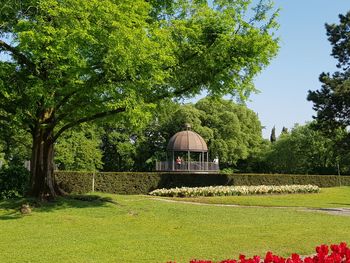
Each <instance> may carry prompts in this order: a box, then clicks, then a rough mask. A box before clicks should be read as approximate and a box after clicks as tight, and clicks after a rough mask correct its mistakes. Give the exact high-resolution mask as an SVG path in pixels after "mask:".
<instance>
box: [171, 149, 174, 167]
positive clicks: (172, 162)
mask: <svg viewBox="0 0 350 263" xmlns="http://www.w3.org/2000/svg"><path fill="white" fill-rule="evenodd" d="M174 158H175V157H174V151H173V159H171V167H172V168H171V169H172V171H174V170H175V161H174Z"/></svg>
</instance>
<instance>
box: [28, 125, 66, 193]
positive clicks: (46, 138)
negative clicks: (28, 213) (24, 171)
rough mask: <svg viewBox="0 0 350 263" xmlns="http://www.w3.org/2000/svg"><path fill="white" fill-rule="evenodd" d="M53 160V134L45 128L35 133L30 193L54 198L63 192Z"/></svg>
mask: <svg viewBox="0 0 350 263" xmlns="http://www.w3.org/2000/svg"><path fill="white" fill-rule="evenodd" d="M53 171H54V162H53V134H52V131H47V130H46V129H45V128H38V129H36V130H35V132H34V133H33V147H32V157H31V166H30V172H31V182H30V183H31V185H30V186H31V188H30V192H29V194H30V195H31V196H33V197H37V198H40V199H54V198H55V197H56V196H57V195H60V194H61V191H60V190H59V188H58V186H57V184H56V181H55V177H54V173H53Z"/></svg>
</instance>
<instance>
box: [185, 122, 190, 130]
mask: <svg viewBox="0 0 350 263" xmlns="http://www.w3.org/2000/svg"><path fill="white" fill-rule="evenodd" d="M185 128H186V130H187V131H190V130H191V124H189V123H185Z"/></svg>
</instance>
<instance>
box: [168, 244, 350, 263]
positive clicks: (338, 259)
mask: <svg viewBox="0 0 350 263" xmlns="http://www.w3.org/2000/svg"><path fill="white" fill-rule="evenodd" d="M330 249H331V253H329V252H330V251H329V247H328V246H327V245H321V246H318V247H316V253H317V254H316V255H314V256H312V257H304V258H303V257H301V256H300V255H298V254H292V255H291V256H290V257H289V258H284V257H280V256H277V255H274V254H273V253H272V252H270V251H268V252H267V253H266V255H265V258H264V259H263V260H262V259H261V258H260V257H259V256H254V257H253V258H246V257H245V256H244V255H240V256H239V259H238V260H236V259H226V260H222V261H211V260H197V259H194V260H191V261H190V263H350V249H349V248H348V246H347V244H346V243H345V242H342V243H340V244H339V245H331V246H330ZM168 263H175V262H173V261H169V262H168Z"/></svg>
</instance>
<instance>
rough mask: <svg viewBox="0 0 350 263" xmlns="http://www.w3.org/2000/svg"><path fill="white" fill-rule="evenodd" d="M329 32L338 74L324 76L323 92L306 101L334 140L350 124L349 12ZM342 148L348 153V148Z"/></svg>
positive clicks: (331, 25)
mask: <svg viewBox="0 0 350 263" xmlns="http://www.w3.org/2000/svg"><path fill="white" fill-rule="evenodd" d="M326 30H327V36H328V40H329V42H330V44H331V45H332V53H331V55H332V56H333V57H334V58H335V59H336V60H337V61H338V63H337V67H338V69H339V70H338V71H336V72H334V73H333V74H332V75H331V74H330V73H322V74H321V75H320V77H319V79H320V82H321V83H322V87H321V89H319V90H316V91H309V93H308V97H307V99H308V100H309V101H312V102H313V109H314V110H315V111H316V114H317V115H316V119H317V123H318V127H319V128H321V129H322V130H323V132H325V133H327V134H328V135H330V137H332V136H333V135H334V134H333V132H334V131H336V129H337V128H338V127H342V128H345V127H347V126H349V124H350V118H349V109H350V81H349V76H350V56H349V54H350V47H349V42H350V34H349V33H350V11H349V12H347V13H346V14H345V15H339V24H326ZM339 146H340V145H339ZM342 147H345V148H346V150H347V151H348V150H349V147H348V146H347V144H343V145H342Z"/></svg>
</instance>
